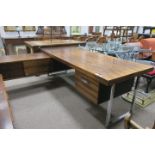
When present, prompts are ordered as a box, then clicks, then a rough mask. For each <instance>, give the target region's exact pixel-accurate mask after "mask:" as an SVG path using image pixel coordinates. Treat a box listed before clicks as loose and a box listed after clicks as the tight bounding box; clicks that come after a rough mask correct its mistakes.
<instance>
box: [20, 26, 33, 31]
mask: <svg viewBox="0 0 155 155" xmlns="http://www.w3.org/2000/svg"><path fill="white" fill-rule="evenodd" d="M22 28H23V31H25V32H27V31H36V27H35V26H22Z"/></svg>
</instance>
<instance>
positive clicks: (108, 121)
mask: <svg viewBox="0 0 155 155" xmlns="http://www.w3.org/2000/svg"><path fill="white" fill-rule="evenodd" d="M138 83H139V77H135V80H134V84H133V92H134V94H133V99H132V103H131V107H130V111H128V112H126V113H124V114H122V115H120V116H118V117H116V118H114V119H111V115H112V114H111V111H112V105H113V100H114V94H115V84H113V85H112V87H111V92H110V99H109V101H108V105H107V115H106V122H105V127H106V128H108V127H110V126H112V125H113V124H115V123H117V122H119V121H121V120H122V119H124V117H125V116H126V115H127V113H131V115H132V114H133V111H134V105H135V98H136V92H137V91H136V89H137V87H138Z"/></svg>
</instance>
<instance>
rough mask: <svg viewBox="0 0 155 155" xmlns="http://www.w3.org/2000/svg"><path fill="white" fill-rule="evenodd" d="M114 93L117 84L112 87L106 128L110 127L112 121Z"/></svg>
mask: <svg viewBox="0 0 155 155" xmlns="http://www.w3.org/2000/svg"><path fill="white" fill-rule="evenodd" d="M114 93H115V84H113V85H112V87H111V92H110V99H109V102H108V106H107V116H106V123H105V126H106V127H108V126H109V123H110V120H111V110H112V105H113V99H114Z"/></svg>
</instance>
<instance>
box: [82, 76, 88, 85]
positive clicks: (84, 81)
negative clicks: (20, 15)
mask: <svg viewBox="0 0 155 155" xmlns="http://www.w3.org/2000/svg"><path fill="white" fill-rule="evenodd" d="M81 81H82V82H83V83H84V84H89V81H87V80H86V79H84V78H82V77H81Z"/></svg>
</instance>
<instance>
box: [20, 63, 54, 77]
mask: <svg viewBox="0 0 155 155" xmlns="http://www.w3.org/2000/svg"><path fill="white" fill-rule="evenodd" d="M50 63H51V60H36V61H27V62H23V64H24V65H23V66H24V71H25V75H26V76H30V75H40V74H46V73H48V72H50Z"/></svg>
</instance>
